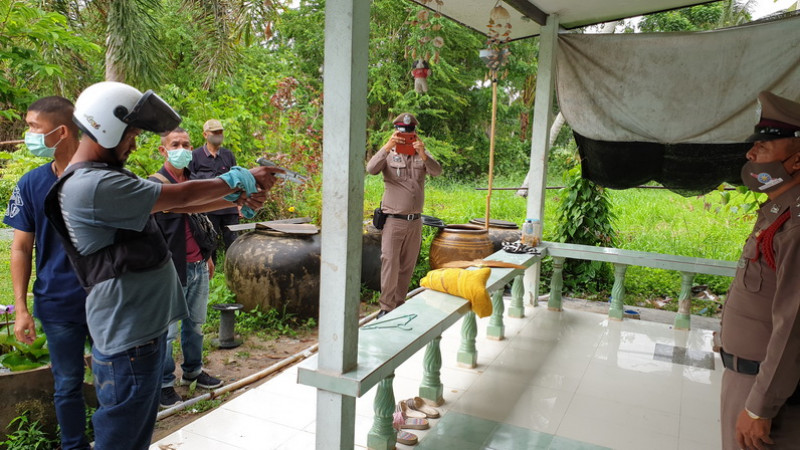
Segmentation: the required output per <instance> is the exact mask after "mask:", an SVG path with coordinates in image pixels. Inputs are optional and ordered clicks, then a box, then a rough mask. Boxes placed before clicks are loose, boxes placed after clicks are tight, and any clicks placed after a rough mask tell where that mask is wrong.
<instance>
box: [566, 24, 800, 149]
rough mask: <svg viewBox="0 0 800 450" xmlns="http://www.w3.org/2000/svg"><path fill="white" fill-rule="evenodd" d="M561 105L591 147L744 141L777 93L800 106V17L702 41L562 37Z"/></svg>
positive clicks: (656, 36) (670, 36) (704, 35)
mask: <svg viewBox="0 0 800 450" xmlns="http://www.w3.org/2000/svg"><path fill="white" fill-rule="evenodd" d="M557 51H558V55H557V58H556V60H557V70H558V72H557V89H558V103H559V105H560V107H561V111H562V112H563V114H564V117H565V118H566V119H567V122H568V123H569V124H570V126H572V128H573V129H574V130H575V131H577V132H578V133H580V134H582V135H583V136H586V137H588V138H591V139H596V140H600V141H616V142H633V141H644V142H659V143H668V144H674V143H730V142H742V141H743V140H744V138H746V137H747V136H748V135H750V134H751V133H752V130H753V126H754V125H755V124H756V121H757V116H756V104H757V103H756V97H757V95H758V93H759V92H761V91H764V90H767V91H771V92H774V93H775V94H777V95H780V96H783V97H787V98H791V99H793V100H797V101H800V16H795V17H792V18H788V19H783V20H779V21H775V22H768V23H764V24H754V25H747V26H742V27H737V28H730V29H725V30H717V31H709V32H700V33H652V34H651V33H640V34H608V35H598V34H562V35H559V37H558V50H557Z"/></svg>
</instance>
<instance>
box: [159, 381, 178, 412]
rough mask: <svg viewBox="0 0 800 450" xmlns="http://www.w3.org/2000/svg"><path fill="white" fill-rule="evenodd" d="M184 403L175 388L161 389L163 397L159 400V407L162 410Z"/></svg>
mask: <svg viewBox="0 0 800 450" xmlns="http://www.w3.org/2000/svg"><path fill="white" fill-rule="evenodd" d="M182 401H183V398H181V396H180V394H178V393H177V392H175V388H174V387H172V386H170V387H165V388H161V397H160V398H159V400H158V406H160V407H162V408H170V407H173V406H175V405H177V404H178V403H180V402H182Z"/></svg>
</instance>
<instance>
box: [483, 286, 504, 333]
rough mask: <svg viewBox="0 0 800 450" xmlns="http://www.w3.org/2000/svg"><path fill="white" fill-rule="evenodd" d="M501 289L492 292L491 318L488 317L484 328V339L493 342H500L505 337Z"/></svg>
mask: <svg viewBox="0 0 800 450" xmlns="http://www.w3.org/2000/svg"><path fill="white" fill-rule="evenodd" d="M505 309H506V305H504V304H503V288H500V289H498V290H496V291H494V292H492V316H491V317H489V326H488V327H487V328H486V337H487V338H489V339H493V340H495V341H502V340H503V339H505V337H506V326H505V325H504V324H503V312H505Z"/></svg>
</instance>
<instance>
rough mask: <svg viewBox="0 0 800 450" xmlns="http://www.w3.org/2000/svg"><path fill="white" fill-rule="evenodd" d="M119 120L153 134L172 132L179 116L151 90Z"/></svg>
mask: <svg viewBox="0 0 800 450" xmlns="http://www.w3.org/2000/svg"><path fill="white" fill-rule="evenodd" d="M119 119H120V120H122V121H123V122H125V123H126V124H128V125H130V126H132V127H136V128H139V129H142V130H145V131H152V132H153V133H164V132H166V131H172V130H174V129H175V128H176V127H177V126H178V125H179V124H180V123H181V116H179V115H178V113H176V112H175V110H174V109H172V107H171V106H169V104H167V102H165V101H164V100H162V99H161V97H159V96H158V95H157V94H156V93H155V92H153V91H151V90H148V91H147V92H145V93H144V95H142V98H141V99H139V101H138V102H136V105H134V106H133V109H132V110H131V112H129V113H128V114H126V115H124V116H123V117H119Z"/></svg>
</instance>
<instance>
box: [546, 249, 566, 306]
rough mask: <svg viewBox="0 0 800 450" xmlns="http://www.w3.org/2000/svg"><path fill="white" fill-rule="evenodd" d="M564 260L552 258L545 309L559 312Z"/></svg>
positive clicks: (556, 257)
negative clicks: (548, 294)
mask: <svg viewBox="0 0 800 450" xmlns="http://www.w3.org/2000/svg"><path fill="white" fill-rule="evenodd" d="M564 259H565V258H563V257H561V256H553V276H552V277H551V278H550V299H549V300H547V309H549V310H550V311H561V310H562V308H561V289H562V288H563V287H564V278H563V277H564Z"/></svg>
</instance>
